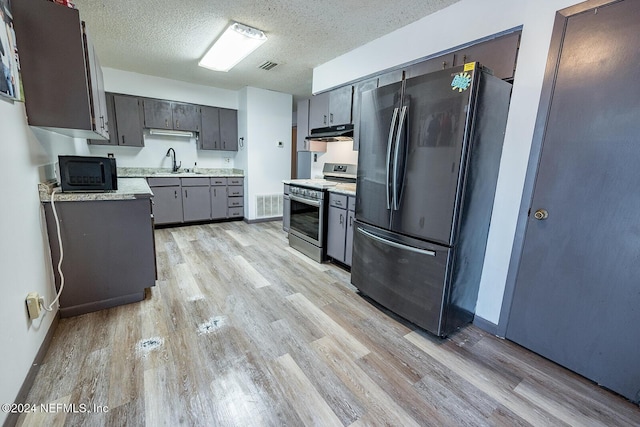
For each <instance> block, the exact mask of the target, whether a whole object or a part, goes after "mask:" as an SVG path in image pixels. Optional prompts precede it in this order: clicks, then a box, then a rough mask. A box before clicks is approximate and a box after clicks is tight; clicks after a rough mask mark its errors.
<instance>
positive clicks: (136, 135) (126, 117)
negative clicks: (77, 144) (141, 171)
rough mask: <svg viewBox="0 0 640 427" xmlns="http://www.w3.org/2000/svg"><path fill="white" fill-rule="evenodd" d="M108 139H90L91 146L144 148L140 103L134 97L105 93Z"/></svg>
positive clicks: (142, 118)
mask: <svg viewBox="0 0 640 427" xmlns="http://www.w3.org/2000/svg"><path fill="white" fill-rule="evenodd" d="M106 100H107V118H106V120H107V123H108V124H109V129H110V132H109V139H108V140H101V139H91V140H89V143H90V144H93V145H122V146H128V147H144V137H143V133H142V131H143V124H142V123H143V120H144V117H143V112H142V101H141V100H140V99H139V98H137V97H135V96H128V95H119V94H113V93H107V96H106Z"/></svg>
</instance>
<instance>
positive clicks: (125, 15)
mask: <svg viewBox="0 0 640 427" xmlns="http://www.w3.org/2000/svg"><path fill="white" fill-rule="evenodd" d="M457 1H459V0H396V1H389V0H315V1H307V0H264V1H248V0H183V1H179V0H144V1H143V0H75V4H76V7H77V8H78V9H79V10H80V16H81V18H82V19H83V20H85V21H86V23H87V28H88V30H89V33H90V34H91V36H92V39H93V42H94V44H95V46H96V50H97V52H98V56H99V57H100V62H101V63H102V65H103V66H105V67H110V68H117V69H120V70H126V71H133V72H136V73H141V74H148V75H153V76H159V77H165V78H169V79H174V80H181V81H186V82H191V83H196V84H201V85H207V86H215V87H219V88H224V89H231V90H237V89H240V88H242V87H244V86H254V87H259V88H264V89H271V90H275V91H279V92H285V93H291V94H293V95H294V96H295V97H296V98H300V97H306V96H309V95H311V79H312V70H313V67H315V66H317V65H320V64H322V63H324V62H327V61H329V60H331V59H333V58H335V57H337V56H339V55H341V54H343V53H346V52H348V51H350V50H352V49H354V48H356V47H358V46H360V45H362V44H365V43H367V42H369V41H371V40H374V39H376V38H378V37H380V36H383V35H385V34H387V33H390V32H391V31H393V30H395V29H398V28H401V27H403V26H405V25H407V24H409V23H411V22H414V21H416V20H418V19H420V18H422V17H424V16H426V15H429V14H431V13H433V12H435V11H437V10H440V9H442V8H445V7H447V6H449V5H450V4H453V3H456V2H457ZM230 21H237V22H240V23H243V24H246V25H249V26H252V27H255V28H258V29H261V30H263V31H264V32H265V33H266V34H267V37H268V40H267V42H266V43H265V44H264V45H262V46H261V47H260V48H259V49H257V50H256V51H255V52H253V53H252V54H251V55H250V56H249V57H247V58H246V59H245V60H243V61H242V62H240V64H238V65H236V66H235V67H234V68H233V69H232V70H231V71H229V72H228V73H222V72H215V71H211V70H207V69H204V68H201V67H198V61H199V60H200V58H201V57H202V55H203V54H204V52H205V51H206V50H207V48H209V46H210V45H211V44H212V43H213V41H214V40H215V39H216V38H217V37H218V35H219V34H221V33H222V31H224V29H225V28H226V27H227V26H228V25H229V22H230ZM267 60H269V61H273V62H276V63H277V64H278V66H277V67H275V68H273V69H272V70H270V71H265V70H261V69H258V68H257V67H258V65H260V64H261V63H263V62H264V61H267Z"/></svg>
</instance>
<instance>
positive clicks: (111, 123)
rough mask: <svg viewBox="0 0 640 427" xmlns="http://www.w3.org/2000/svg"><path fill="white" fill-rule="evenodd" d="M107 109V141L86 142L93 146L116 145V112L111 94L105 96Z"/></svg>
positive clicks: (93, 140) (92, 140)
mask: <svg viewBox="0 0 640 427" xmlns="http://www.w3.org/2000/svg"><path fill="white" fill-rule="evenodd" d="M105 101H106V104H107V105H106V108H107V127H108V128H109V139H89V140H87V142H88V143H89V144H93V145H118V129H117V127H116V119H115V117H116V111H115V106H114V102H113V94H112V93H107V94H106V96H105Z"/></svg>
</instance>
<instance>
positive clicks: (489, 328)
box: [473, 314, 498, 336]
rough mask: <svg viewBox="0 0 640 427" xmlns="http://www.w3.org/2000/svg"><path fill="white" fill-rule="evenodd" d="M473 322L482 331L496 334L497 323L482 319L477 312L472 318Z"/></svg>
mask: <svg viewBox="0 0 640 427" xmlns="http://www.w3.org/2000/svg"><path fill="white" fill-rule="evenodd" d="M473 324H474V325H476V326H477V327H478V328H480V329H482V330H483V331H485V332H488V333H490V334H491V335H496V336H497V335H498V325H496V324H495V323H493V322H489V321H488V320H487V319H483V318H482V317H480V316H478V315H477V314H476V316H475V317H474V318H473Z"/></svg>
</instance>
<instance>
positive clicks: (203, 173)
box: [118, 168, 244, 178]
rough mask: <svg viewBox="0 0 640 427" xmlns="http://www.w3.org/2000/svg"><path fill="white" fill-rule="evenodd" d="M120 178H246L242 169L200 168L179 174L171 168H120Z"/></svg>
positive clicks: (180, 171) (179, 171) (180, 170)
mask: <svg viewBox="0 0 640 427" xmlns="http://www.w3.org/2000/svg"><path fill="white" fill-rule="evenodd" d="M118 177H119V178H149V177H158V178H165V177H172V178H181V177H185V178H186V177H203V178H214V177H215V178H219V177H234V178H236V177H237V178H241V177H244V171H243V170H242V169H231V168H228V169H224V168H220V169H209V168H198V171H197V172H192V170H191V169H187V168H185V169H179V170H178V172H171V169H169V168H118Z"/></svg>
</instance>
